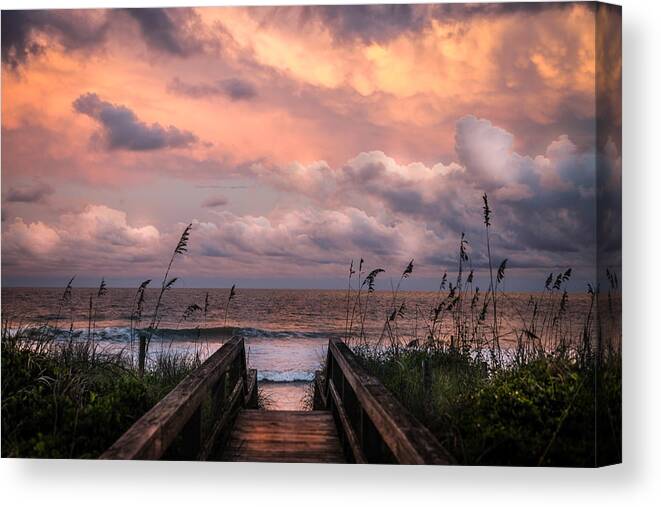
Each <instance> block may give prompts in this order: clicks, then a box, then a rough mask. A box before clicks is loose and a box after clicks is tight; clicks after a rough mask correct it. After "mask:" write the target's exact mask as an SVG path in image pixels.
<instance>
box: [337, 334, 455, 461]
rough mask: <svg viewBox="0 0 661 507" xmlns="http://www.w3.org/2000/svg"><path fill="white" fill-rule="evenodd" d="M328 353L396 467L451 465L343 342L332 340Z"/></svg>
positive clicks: (427, 433)
mask: <svg viewBox="0 0 661 507" xmlns="http://www.w3.org/2000/svg"><path fill="white" fill-rule="evenodd" d="M328 349H329V354H332V356H333V360H334V361H335V362H336V364H337V366H338V367H339V368H340V369H341V371H342V374H343V375H344V378H345V380H346V381H347V382H348V383H349V385H350V386H351V388H352V389H353V391H354V393H355V394H356V396H357V398H358V401H359V403H360V405H361V407H362V408H363V410H364V412H365V414H366V415H367V416H368V417H369V418H370V420H371V421H372V423H373V424H374V426H375V427H376V429H377V431H378V432H379V434H380V436H381V438H382V439H383V441H384V442H385V443H386V445H387V446H388V448H389V449H390V451H391V452H392V454H393V455H394V456H395V459H396V460H397V461H398V462H399V463H402V464H420V465H422V464H437V465H446V464H450V463H451V462H452V460H451V458H450V456H449V454H448V453H447V452H446V451H445V449H443V447H442V446H441V444H440V443H438V441H437V440H436V438H435V437H434V436H433V435H432V433H431V432H430V431H429V430H428V429H427V428H426V427H425V426H423V425H422V424H420V422H418V421H417V420H416V419H415V418H414V417H413V416H412V415H411V414H410V413H409V412H408V410H406V409H405V408H404V406H403V405H402V404H401V403H400V402H399V401H398V400H397V399H395V397H394V396H393V395H392V394H391V393H390V392H388V390H387V389H386V388H385V386H384V385H383V384H382V383H381V382H380V381H379V380H378V379H377V378H376V377H373V376H372V375H369V374H368V373H367V372H366V371H365V370H364V369H363V367H362V366H361V365H360V363H359V362H358V360H357V358H356V356H355V355H354V353H353V352H352V351H351V350H350V349H349V347H347V345H346V344H345V343H344V342H342V341H340V340H331V341H330V342H329V346H328Z"/></svg>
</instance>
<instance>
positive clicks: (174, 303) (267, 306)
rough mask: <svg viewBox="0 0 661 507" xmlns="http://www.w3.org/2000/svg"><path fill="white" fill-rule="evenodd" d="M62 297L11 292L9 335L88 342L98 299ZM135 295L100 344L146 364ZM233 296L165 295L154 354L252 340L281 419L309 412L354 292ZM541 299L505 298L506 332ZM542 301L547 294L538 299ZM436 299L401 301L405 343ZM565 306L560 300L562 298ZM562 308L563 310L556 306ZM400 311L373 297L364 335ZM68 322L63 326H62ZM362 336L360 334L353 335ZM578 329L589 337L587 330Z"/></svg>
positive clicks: (119, 291) (100, 309)
mask: <svg viewBox="0 0 661 507" xmlns="http://www.w3.org/2000/svg"><path fill="white" fill-rule="evenodd" d="M62 292H63V291H62V289H54V288H3V289H2V318H3V320H4V321H7V320H8V321H9V322H10V326H12V327H17V326H21V325H29V324H37V325H39V324H45V323H50V324H55V323H56V322H59V327H61V328H66V329H69V326H70V325H71V323H73V328H74V329H75V330H77V331H78V338H77V339H81V340H84V339H86V338H87V328H88V308H89V297H90V296H91V295H92V296H95V295H96V289H87V288H74V289H73V291H72V294H71V300H70V303H66V304H64V305H62V303H61V299H62ZM135 293H136V289H124V288H111V289H108V292H107V293H106V294H105V295H103V296H102V297H101V298H100V299H99V300H98V302H96V303H95V322H96V331H95V339H96V341H97V343H98V344H99V346H100V347H102V348H104V349H106V350H109V351H118V350H122V351H125V352H126V353H130V354H133V355H135V354H137V344H136V343H132V341H131V333H130V317H131V313H132V311H133V306H134V301H135ZM207 294H208V303H207V305H206V306H207V312H206V316H205V315H204V314H203V312H202V311H198V312H195V313H194V314H193V315H192V316H191V317H189V318H184V312H185V309H186V307H187V306H189V305H191V304H197V305H199V306H200V307H201V308H204V307H205V299H206V297H207ZM228 294H229V290H228V289H172V290H169V291H168V292H166V294H165V296H164V298H163V302H162V306H161V310H160V312H159V314H160V316H161V320H160V325H159V328H160V330H161V331H160V332H159V335H158V336H156V337H154V338H153V340H152V343H151V346H150V353H151V354H158V353H161V352H169V353H172V352H175V353H176V352H187V353H195V352H197V353H199V354H200V355H201V356H203V357H206V356H208V355H209V354H211V353H213V352H214V351H215V350H217V349H218V348H219V347H220V346H221V345H222V344H223V342H224V341H225V340H227V338H228V336H229V334H228V331H227V327H232V328H233V329H232V331H231V332H232V333H234V334H236V335H239V336H242V337H243V338H244V339H245V342H246V347H247V353H248V362H249V364H250V367H252V368H257V370H258V380H259V381H260V386H261V388H262V390H263V391H264V392H265V393H266V394H267V396H268V397H269V398H270V400H271V408H274V409H300V408H301V407H302V403H303V402H302V399H303V397H304V395H305V391H306V388H307V385H308V384H309V382H310V381H311V380H312V379H313V378H314V372H315V370H317V369H319V367H320V364H321V363H322V361H323V359H324V357H325V354H326V347H327V344H328V339H329V338H331V337H333V336H339V337H341V336H343V335H344V332H345V328H346V323H347V308H349V314H350V313H351V309H352V308H353V306H352V304H353V303H351V304H349V305H347V294H346V291H337V290H298V289H297V290H284V289H282V290H273V289H237V293H236V296H235V297H234V299H233V300H232V301H231V302H230V304H229V307H228V306H227V299H228ZM531 296H533V294H526V293H508V294H506V295H503V296H501V297H500V300H499V305H500V308H499V313H500V315H501V318H502V324H501V326H502V327H504V328H506V329H517V328H518V327H520V326H521V321H522V320H523V319H526V318H527V317H529V315H530V313H531V312H532V306H531V305H530V304H529V301H530V298H531ZM534 296H535V297H537V298H538V297H539V294H534ZM157 297H158V290H157V289H148V290H147V291H146V295H145V307H144V311H143V319H142V323H143V326H146V325H148V323H149V321H150V316H151V314H152V312H153V309H154V305H155V303H156V298H157ZM438 297H439V295H438V293H436V292H418V291H406V292H400V294H399V295H398V297H397V306H399V305H400V303H401V302H402V301H405V308H406V310H405V313H404V315H403V317H401V318H398V322H399V324H398V326H399V334H400V335H401V336H403V339H404V340H412V339H415V338H416V337H419V338H422V337H424V331H425V322H426V319H429V315H430V311H431V309H432V308H433V306H434V305H435V303H436V302H437V300H438ZM558 297H559V295H558ZM569 299H570V304H568V309H569V310H568V313H567V315H566V318H567V319H568V320H569V322H575V324H576V326H580V324H581V322H582V319H583V317H584V315H585V313H586V312H587V309H588V306H589V297H588V296H587V295H585V294H570V295H569ZM556 304H557V300H556ZM392 306H393V298H392V294H391V293H389V292H378V291H377V292H375V293H373V294H370V295H369V303H368V306H367V308H368V310H367V313H366V315H365V319H364V320H365V322H364V329H365V332H366V333H367V335H368V336H371V337H372V339H374V340H376V339H378V337H379V336H380V335H381V331H382V329H383V324H384V321H385V319H386V317H387V315H389V314H390V312H391V309H392ZM58 315H59V321H57V319H58ZM354 329H355V327H354ZM577 329H580V327H578V328H577Z"/></svg>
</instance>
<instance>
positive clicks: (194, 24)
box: [124, 8, 204, 56]
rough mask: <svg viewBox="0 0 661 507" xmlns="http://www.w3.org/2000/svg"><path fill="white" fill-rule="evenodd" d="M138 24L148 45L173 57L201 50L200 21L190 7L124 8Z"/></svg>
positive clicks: (202, 43)
mask: <svg viewBox="0 0 661 507" xmlns="http://www.w3.org/2000/svg"><path fill="white" fill-rule="evenodd" d="M124 12H126V13H127V14H128V15H129V16H130V17H131V18H132V19H134V20H135V21H136V23H137V24H138V26H139V27H140V32H141V33H142V36H143V38H144V40H145V42H146V43H147V45H148V46H149V47H151V48H152V49H155V50H157V51H161V52H164V53H168V54H171V55H175V56H188V55H190V54H193V53H196V52H200V51H202V50H203V48H204V41H203V39H202V38H201V37H200V33H199V32H200V20H199V16H198V15H197V14H195V12H194V11H193V9H161V8H158V9H154V8H141V9H124Z"/></svg>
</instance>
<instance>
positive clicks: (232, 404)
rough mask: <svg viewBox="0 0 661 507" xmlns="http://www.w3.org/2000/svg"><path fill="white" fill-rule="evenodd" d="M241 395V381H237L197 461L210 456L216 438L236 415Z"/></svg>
mask: <svg viewBox="0 0 661 507" xmlns="http://www.w3.org/2000/svg"><path fill="white" fill-rule="evenodd" d="M242 394H243V379H239V381H238V382H237V383H236V385H235V386H234V389H233V390H232V392H231V394H230V395H229V397H228V400H227V404H226V406H225V410H223V415H222V416H221V417H220V419H218V420H217V421H216V423H215V424H214V426H213V428H212V430H211V432H210V434H209V438H207V440H206V442H205V443H204V445H203V446H202V449H201V450H200V454H199V456H198V458H199V459H201V460H205V459H207V457H208V456H209V454H211V451H212V450H213V448H214V445H215V444H216V441H217V440H218V437H219V436H220V434H221V433H222V432H223V430H226V429H227V426H229V423H230V422H231V420H232V419H233V418H234V416H235V415H236V411H237V409H238V405H239V400H241V395H242Z"/></svg>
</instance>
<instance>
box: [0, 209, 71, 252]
mask: <svg viewBox="0 0 661 507" xmlns="http://www.w3.org/2000/svg"><path fill="white" fill-rule="evenodd" d="M2 237H3V238H2V252H3V258H4V257H8V258H9V259H11V260H14V259H13V257H14V256H24V255H27V256H29V257H32V256H35V255H37V256H38V255H45V254H48V253H49V252H51V251H52V250H53V249H54V248H55V247H56V246H57V245H58V243H59V242H60V236H59V234H58V233H57V231H56V230H55V229H53V228H51V227H49V226H48V225H46V224H44V223H43V222H40V221H37V222H31V223H25V222H24V221H23V219H22V218H20V217H17V218H15V219H14V222H13V223H11V224H9V225H8V226H7V227H5V228H3V233H2ZM4 260H5V259H3V261H4Z"/></svg>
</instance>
